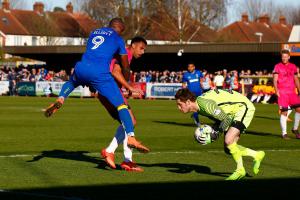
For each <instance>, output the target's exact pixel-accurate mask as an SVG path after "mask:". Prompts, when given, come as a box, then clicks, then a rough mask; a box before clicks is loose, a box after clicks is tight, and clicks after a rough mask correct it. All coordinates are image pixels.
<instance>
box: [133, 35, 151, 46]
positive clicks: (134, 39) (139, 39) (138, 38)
mask: <svg viewBox="0 0 300 200" xmlns="http://www.w3.org/2000/svg"><path fill="white" fill-rule="evenodd" d="M139 42H143V43H144V44H145V45H147V41H146V40H145V38H143V37H141V36H136V37H134V38H132V39H131V43H130V44H131V45H132V44H134V43H139Z"/></svg>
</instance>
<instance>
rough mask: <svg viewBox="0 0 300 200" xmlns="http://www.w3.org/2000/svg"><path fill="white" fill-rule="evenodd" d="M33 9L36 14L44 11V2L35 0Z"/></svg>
mask: <svg viewBox="0 0 300 200" xmlns="http://www.w3.org/2000/svg"><path fill="white" fill-rule="evenodd" d="M33 11H34V12H36V13H38V14H42V13H44V4H43V3H42V2H35V3H34V4H33Z"/></svg>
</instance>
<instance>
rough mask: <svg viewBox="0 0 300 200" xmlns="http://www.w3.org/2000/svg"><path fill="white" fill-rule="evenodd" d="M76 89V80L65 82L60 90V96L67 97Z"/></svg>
mask: <svg viewBox="0 0 300 200" xmlns="http://www.w3.org/2000/svg"><path fill="white" fill-rule="evenodd" d="M74 89H75V85H74V82H72V81H71V80H69V81H67V82H65V83H64V84H63V86H62V88H61V90H60V92H59V97H64V98H67V97H68V96H69V95H70V93H71V92H72V91H73V90H74Z"/></svg>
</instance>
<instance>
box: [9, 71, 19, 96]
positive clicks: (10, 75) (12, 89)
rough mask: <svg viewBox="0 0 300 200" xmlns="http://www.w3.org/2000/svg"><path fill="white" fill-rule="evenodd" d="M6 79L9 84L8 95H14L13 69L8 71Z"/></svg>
mask: <svg viewBox="0 0 300 200" xmlns="http://www.w3.org/2000/svg"><path fill="white" fill-rule="evenodd" d="M7 80H8V81H9V85H8V90H9V96H15V95H16V84H17V82H16V73H15V69H11V71H9V72H8V76H7Z"/></svg>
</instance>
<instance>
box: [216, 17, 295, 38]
mask: <svg viewBox="0 0 300 200" xmlns="http://www.w3.org/2000/svg"><path fill="white" fill-rule="evenodd" d="M291 30H292V26H291V25H288V24H286V18H285V17H284V16H281V17H280V18H279V21H278V23H271V22H270V17H269V16H268V15H263V16H261V17H259V19H258V20H257V21H254V22H251V21H249V19H248V15H247V14H243V15H242V19H241V21H236V22H234V23H232V24H230V25H228V26H226V27H224V28H223V29H221V30H220V31H219V32H218V35H219V36H218V38H217V40H216V41H217V42H287V41H288V39H289V36H290V33H291Z"/></svg>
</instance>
